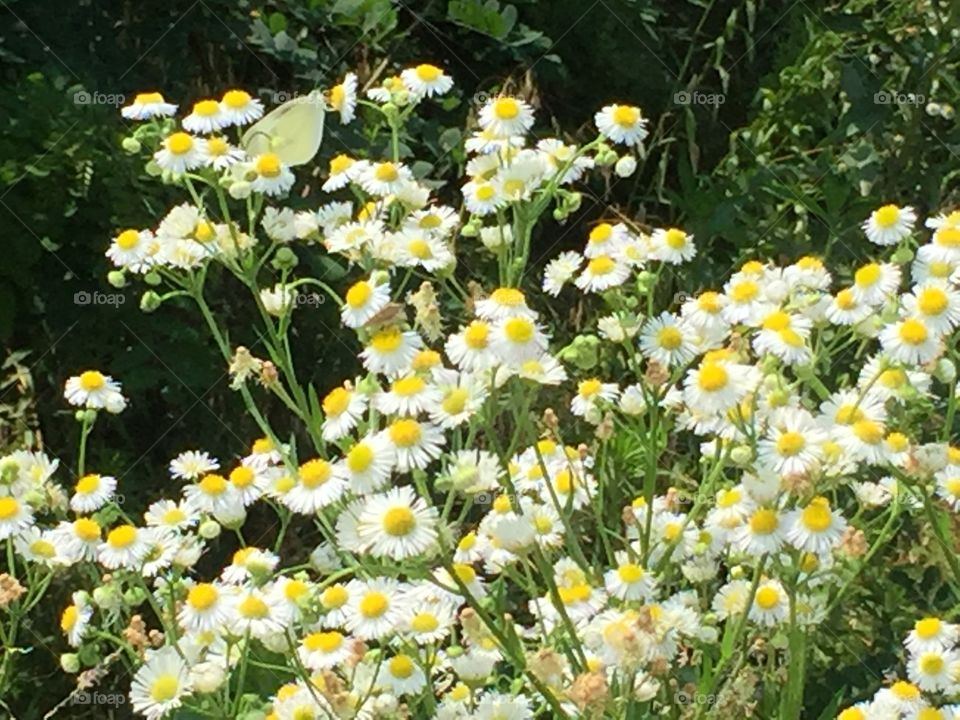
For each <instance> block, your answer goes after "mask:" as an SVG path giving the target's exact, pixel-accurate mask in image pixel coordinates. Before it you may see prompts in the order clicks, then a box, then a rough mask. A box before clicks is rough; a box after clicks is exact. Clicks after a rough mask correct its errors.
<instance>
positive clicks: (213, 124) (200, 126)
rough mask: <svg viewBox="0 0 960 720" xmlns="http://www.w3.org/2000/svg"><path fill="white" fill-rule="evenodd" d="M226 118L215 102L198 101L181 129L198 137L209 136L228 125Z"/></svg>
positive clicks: (218, 104) (184, 120)
mask: <svg viewBox="0 0 960 720" xmlns="http://www.w3.org/2000/svg"><path fill="white" fill-rule="evenodd" d="M228 124H229V123H228V121H227V117H226V115H225V113H224V112H223V110H222V109H221V107H220V103H219V102H217V101H216V100H200V101H198V102H196V103H194V105H193V110H191V111H190V114H189V115H187V116H186V117H185V118H184V119H183V122H182V125H183V129H184V130H186V131H187V132H191V133H197V134H199V135H209V134H210V133H214V132H216V131H217V130H219V129H220V128H222V127H225V126H226V125H228Z"/></svg>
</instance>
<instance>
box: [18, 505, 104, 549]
mask: <svg viewBox="0 0 960 720" xmlns="http://www.w3.org/2000/svg"><path fill="white" fill-rule="evenodd" d="M11 499H12V498H11ZM2 502H3V501H2V500H0V518H2V517H3V512H2ZM14 502H16V501H14ZM73 531H74V532H75V533H76V535H77V537H78V538H80V539H81V540H83V541H84V542H93V541H94V540H99V539H100V525H99V524H98V523H97V521H96V520H91V519H90V518H79V519H77V520H74V521H73Z"/></svg>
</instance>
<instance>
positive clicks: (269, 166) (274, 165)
mask: <svg viewBox="0 0 960 720" xmlns="http://www.w3.org/2000/svg"><path fill="white" fill-rule="evenodd" d="M256 167H257V174H258V175H261V176H263V177H266V178H275V177H278V176H279V175H280V169H281V168H280V158H279V157H277V156H276V155H275V154H274V153H271V152H267V153H264V154H263V155H261V156H260V157H258V158H257V163H256Z"/></svg>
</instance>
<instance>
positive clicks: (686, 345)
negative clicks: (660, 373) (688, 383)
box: [640, 312, 697, 368]
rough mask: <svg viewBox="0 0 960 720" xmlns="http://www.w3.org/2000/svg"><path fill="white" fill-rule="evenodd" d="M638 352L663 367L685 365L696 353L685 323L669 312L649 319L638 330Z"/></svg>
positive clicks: (692, 339) (691, 335) (691, 336)
mask: <svg viewBox="0 0 960 720" xmlns="http://www.w3.org/2000/svg"><path fill="white" fill-rule="evenodd" d="M640 352H641V353H643V355H644V357H646V358H648V359H649V360H653V361H655V362H657V363H659V364H661V365H663V366H664V367H668V368H669V367H677V366H682V365H686V364H687V363H688V362H690V361H691V360H693V358H694V357H695V356H696V354H697V349H696V346H695V344H694V337H693V334H692V333H691V332H690V330H689V329H688V328H687V327H686V324H685V323H684V322H682V321H681V320H679V319H678V318H676V317H675V316H674V315H672V314H671V313H669V312H662V313H660V315H659V316H658V317H655V318H651V319H649V320H648V321H647V322H646V323H645V324H644V326H643V329H642V330H641V331H640Z"/></svg>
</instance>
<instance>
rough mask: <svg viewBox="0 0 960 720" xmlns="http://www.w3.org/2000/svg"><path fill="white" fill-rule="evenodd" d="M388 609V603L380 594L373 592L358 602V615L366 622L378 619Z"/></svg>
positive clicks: (384, 596) (385, 597)
mask: <svg viewBox="0 0 960 720" xmlns="http://www.w3.org/2000/svg"><path fill="white" fill-rule="evenodd" d="M389 607H390V601H389V600H388V599H387V596H386V595H384V594H383V593H382V592H378V591H376V590H373V591H371V592H368V593H367V594H366V595H364V596H363V599H362V600H361V601H360V608H359V609H360V614H361V615H363V617H365V618H367V619H368V620H370V619H374V618H378V617H380V616H381V615H383V614H384V613H385V612H386V611H387V609H388V608H389Z"/></svg>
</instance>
